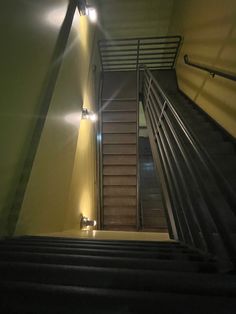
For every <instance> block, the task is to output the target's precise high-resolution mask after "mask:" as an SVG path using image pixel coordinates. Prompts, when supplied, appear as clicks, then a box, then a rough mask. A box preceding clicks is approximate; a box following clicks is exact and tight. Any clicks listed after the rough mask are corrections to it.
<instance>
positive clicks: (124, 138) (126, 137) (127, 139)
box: [102, 133, 136, 144]
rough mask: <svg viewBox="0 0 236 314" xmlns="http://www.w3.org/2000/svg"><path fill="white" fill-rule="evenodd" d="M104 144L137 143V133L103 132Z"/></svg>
mask: <svg viewBox="0 0 236 314" xmlns="http://www.w3.org/2000/svg"><path fill="white" fill-rule="evenodd" d="M102 141H103V144H136V134H125V133H124V134H122V133H121V134H119V133H117V134H108V133H105V134H103V138H102Z"/></svg>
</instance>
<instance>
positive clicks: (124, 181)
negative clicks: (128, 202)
mask: <svg viewBox="0 0 236 314" xmlns="http://www.w3.org/2000/svg"><path fill="white" fill-rule="evenodd" d="M136 184H137V177H136V176H120V175H119V176H112V175H109V176H107V175H104V176H103V185H106V186H113V185H134V186H136Z"/></svg>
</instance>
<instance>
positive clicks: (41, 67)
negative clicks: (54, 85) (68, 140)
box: [0, 0, 67, 236]
mask: <svg viewBox="0 0 236 314" xmlns="http://www.w3.org/2000/svg"><path fill="white" fill-rule="evenodd" d="M66 9H67V1H65V0H59V1H57V5H56V6H55V2H54V3H53V2H49V1H43V0H39V1H24V0H9V1H1V2H0V21H1V27H0V37H1V50H0V68H1V76H0V86H1V93H0V147H1V154H0V173H1V180H0V236H1V235H7V234H10V233H12V230H14V227H15V220H16V217H17V215H18V213H17V212H12V211H11V209H12V203H13V200H14V197H15V194H16V190H17V186H18V183H19V180H20V177H21V174H22V169H23V165H24V160H25V158H26V156H27V152H28V150H29V146H30V141H31V133H32V130H33V129H34V126H35V122H36V118H37V116H38V112H39V104H40V101H39V99H40V93H41V90H42V86H43V84H44V80H45V77H46V75H47V71H48V67H49V65H50V60H51V58H52V54H53V50H54V46H55V44H56V40H57V37H58V34H59V30H60V27H56V25H55V24H57V23H59V24H60V23H62V21H63V13H64V15H65V12H66ZM60 13H61V14H60Z"/></svg>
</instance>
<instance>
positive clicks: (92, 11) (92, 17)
mask: <svg viewBox="0 0 236 314" xmlns="http://www.w3.org/2000/svg"><path fill="white" fill-rule="evenodd" d="M87 14H88V17H89V19H90V21H91V22H93V23H95V22H96V21H97V11H96V9H95V8H88V9H87Z"/></svg>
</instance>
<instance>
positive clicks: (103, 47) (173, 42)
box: [100, 41, 179, 50]
mask: <svg viewBox="0 0 236 314" xmlns="http://www.w3.org/2000/svg"><path fill="white" fill-rule="evenodd" d="M178 44H179V42H178V41H170V42H149V43H148V42H147V43H140V44H139V45H140V49H142V48H141V47H143V46H160V45H176V46H177V45H178ZM131 46H137V43H129V44H123V43H120V44H107V45H105V46H100V47H101V50H105V49H106V48H108V47H109V48H110V47H117V48H119V47H131Z"/></svg>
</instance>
